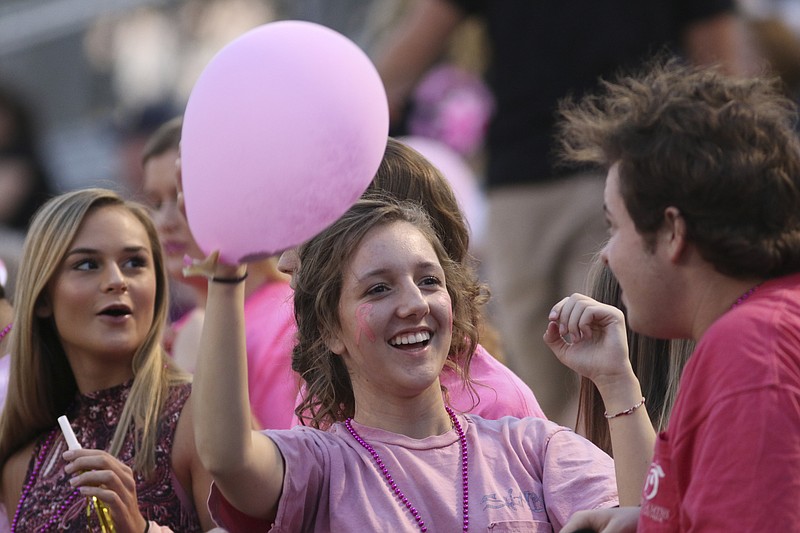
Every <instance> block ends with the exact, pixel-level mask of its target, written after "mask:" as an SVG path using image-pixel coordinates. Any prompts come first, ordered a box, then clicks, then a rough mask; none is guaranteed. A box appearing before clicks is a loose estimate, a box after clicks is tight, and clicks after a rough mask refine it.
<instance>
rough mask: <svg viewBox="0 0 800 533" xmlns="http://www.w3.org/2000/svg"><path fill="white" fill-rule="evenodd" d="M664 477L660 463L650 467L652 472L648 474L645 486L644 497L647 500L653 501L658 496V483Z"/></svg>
mask: <svg viewBox="0 0 800 533" xmlns="http://www.w3.org/2000/svg"><path fill="white" fill-rule="evenodd" d="M663 477H664V470H663V469H662V468H661V466H659V464H658V463H653V464H651V465H650V471H649V472H648V473H647V481H646V482H645V484H644V491H643V492H644V497H645V499H646V500H652V499H653V498H655V497H656V494H658V482H659V480H660V479H661V478H663Z"/></svg>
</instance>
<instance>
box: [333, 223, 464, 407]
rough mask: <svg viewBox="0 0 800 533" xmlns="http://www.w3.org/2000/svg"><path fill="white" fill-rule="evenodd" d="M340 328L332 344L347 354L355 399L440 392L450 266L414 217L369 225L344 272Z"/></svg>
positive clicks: (448, 315)
mask: <svg viewBox="0 0 800 533" xmlns="http://www.w3.org/2000/svg"><path fill="white" fill-rule="evenodd" d="M342 276H343V277H342V290H341V296H340V299H339V309H338V311H339V323H340V330H339V332H337V333H336V334H335V335H334V336H333V338H332V339H330V340H329V343H328V344H329V347H330V349H331V351H333V352H334V353H335V354H338V355H340V356H341V357H343V359H344V362H345V365H346V366H347V369H348V372H349V373H350V378H351V381H352V384H353V390H354V392H355V395H356V398H364V397H372V398H380V397H385V395H386V394H390V395H393V396H396V397H411V396H415V395H418V394H420V393H422V392H423V391H425V390H428V389H430V388H431V387H434V386H435V387H436V390H437V391H438V386H439V384H438V379H437V378H438V376H439V373H440V372H441V370H442V367H443V365H444V362H445V359H446V358H447V353H448V350H449V349H450V340H451V336H452V308H451V301H450V296H449V295H448V293H447V289H446V286H445V278H444V271H443V270H442V267H441V265H440V263H439V259H438V257H437V255H436V252H435V251H434V248H433V246H431V244H430V242H429V241H428V240H427V238H426V237H425V235H424V234H423V233H422V232H420V231H419V230H418V229H417V228H416V227H415V226H414V225H413V224H411V223H408V222H391V223H388V224H383V225H380V226H377V227H375V228H373V229H371V230H370V231H369V232H368V233H367V234H366V235H365V236H364V238H363V239H362V240H361V242H360V244H359V246H358V248H357V249H356V250H355V252H354V254H353V256H352V258H351V259H350V262H349V263H348V264H347V266H346V267H345V268H344V270H343V273H342Z"/></svg>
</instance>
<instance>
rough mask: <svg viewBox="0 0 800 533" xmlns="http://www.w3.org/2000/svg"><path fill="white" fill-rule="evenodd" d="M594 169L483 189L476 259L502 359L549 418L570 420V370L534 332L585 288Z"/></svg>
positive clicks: (597, 202) (595, 230)
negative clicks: (480, 249) (482, 230)
mask: <svg viewBox="0 0 800 533" xmlns="http://www.w3.org/2000/svg"><path fill="white" fill-rule="evenodd" d="M603 187H604V180H603V178H602V176H599V175H596V174H591V175H587V174H582V175H576V176H572V177H565V178H563V179H559V180H556V181H552V182H548V183H544V184H537V185H523V186H515V187H506V188H502V189H498V190H496V191H492V192H491V193H490V194H489V212H488V231H487V235H486V239H485V255H484V263H485V266H486V272H487V276H488V281H489V285H490V289H491V291H492V294H493V302H494V304H493V305H494V309H495V312H494V313H492V316H491V317H490V319H491V321H492V323H493V324H494V325H495V326H496V327H497V328H498V329H499V331H500V334H501V341H502V345H503V348H504V351H505V354H506V359H507V363H508V366H509V367H511V369H512V370H514V371H515V372H516V373H517V374H518V375H519V376H520V378H522V380H523V381H525V382H526V383H527V384H528V385H529V386H530V387H531V389H533V392H534V394H535V395H536V397H537V399H538V400H539V403H540V405H541V406H542V409H543V410H544V412H545V414H547V416H548V417H549V418H551V419H552V420H554V421H556V422H558V423H561V424H564V425H567V426H570V427H574V425H575V412H576V411H575V409H576V406H577V403H576V396H577V383H578V381H577V376H576V375H575V374H574V373H573V372H572V371H570V370H569V369H568V368H566V367H565V366H564V365H562V364H561V363H560V362H559V361H558V359H557V358H556V356H555V355H554V354H553V353H552V352H551V351H550V349H549V348H548V347H547V345H545V344H544V341H543V340H542V335H543V334H544V331H545V329H546V328H547V323H548V319H547V316H548V314H549V313H550V309H551V308H552V307H553V305H554V304H555V303H556V302H558V301H559V300H561V299H562V298H564V297H565V296H568V295H570V294H572V293H573V292H581V291H585V280H586V273H587V271H588V267H589V265H590V264H591V262H592V258H593V256H594V254H595V253H596V252H597V251H598V250H599V249H600V247H601V246H602V243H603V242H604V240H605V237H606V227H605V223H604V218H603Z"/></svg>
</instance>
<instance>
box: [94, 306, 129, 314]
mask: <svg viewBox="0 0 800 533" xmlns="http://www.w3.org/2000/svg"><path fill="white" fill-rule="evenodd" d="M131 314H133V313H132V311H131V309H130V307H128V306H127V305H112V306H109V307H106V308H105V309H103V310H102V311H100V312H99V313H98V315H102V316H111V317H121V316H128V315H131Z"/></svg>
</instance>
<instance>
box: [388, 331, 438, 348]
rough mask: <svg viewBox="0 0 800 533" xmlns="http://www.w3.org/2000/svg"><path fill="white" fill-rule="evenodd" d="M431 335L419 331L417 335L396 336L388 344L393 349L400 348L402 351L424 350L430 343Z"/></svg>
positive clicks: (428, 332)
mask: <svg viewBox="0 0 800 533" xmlns="http://www.w3.org/2000/svg"><path fill="white" fill-rule="evenodd" d="M432 337H433V334H432V333H431V332H430V331H419V332H417V333H405V334H402V335H398V336H396V337H394V338H393V339H391V340H389V344H390V345H392V346H394V347H395V348H400V349H403V350H406V349H409V350H410V349H415V348H424V347H425V346H427V345H428V344H430V342H431V338H432Z"/></svg>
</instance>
